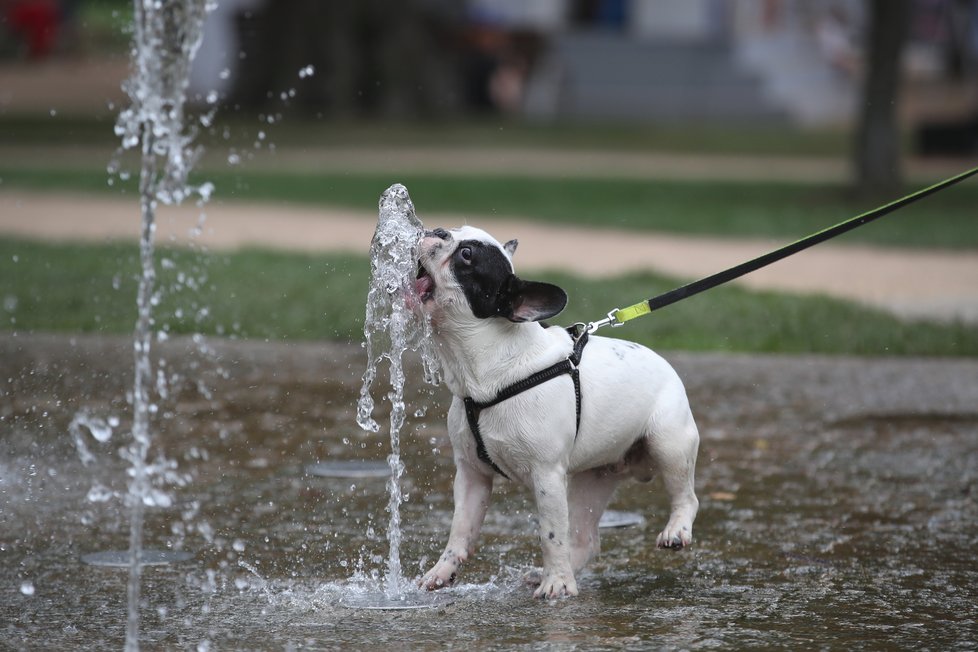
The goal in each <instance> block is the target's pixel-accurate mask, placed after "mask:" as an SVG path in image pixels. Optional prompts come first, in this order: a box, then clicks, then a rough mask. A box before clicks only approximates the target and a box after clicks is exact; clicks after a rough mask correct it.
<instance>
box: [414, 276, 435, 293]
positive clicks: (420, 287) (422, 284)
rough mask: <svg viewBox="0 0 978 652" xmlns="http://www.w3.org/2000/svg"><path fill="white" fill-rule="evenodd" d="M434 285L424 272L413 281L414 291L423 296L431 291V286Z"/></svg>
mask: <svg viewBox="0 0 978 652" xmlns="http://www.w3.org/2000/svg"><path fill="white" fill-rule="evenodd" d="M434 285H435V283H434V281H432V280H431V277H430V276H428V275H427V274H425V275H424V276H422V277H421V278H419V279H417V280H416V281H415V282H414V291H415V292H417V293H418V296H419V297H423V296H424V295H425V294H427V293H428V292H431V288H432V287H434Z"/></svg>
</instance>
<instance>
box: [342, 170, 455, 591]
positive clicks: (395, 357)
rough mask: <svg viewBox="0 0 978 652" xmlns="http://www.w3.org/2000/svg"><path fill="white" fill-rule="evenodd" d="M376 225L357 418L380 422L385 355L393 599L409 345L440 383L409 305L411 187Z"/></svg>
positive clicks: (398, 191) (399, 583)
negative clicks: (379, 383)
mask: <svg viewBox="0 0 978 652" xmlns="http://www.w3.org/2000/svg"><path fill="white" fill-rule="evenodd" d="M379 209H380V210H379V217H378V221H377V229H376V231H375V232H374V237H373V240H372V242H371V245H370V272H371V276H370V289H369V290H368V293H367V307H366V316H365V319H364V326H363V334H364V348H365V349H366V352H367V369H366V371H365V372H364V375H363V387H362V389H361V391H360V400H359V402H358V405H357V423H358V424H359V426H360V427H361V428H363V429H364V430H367V431H370V432H378V431H379V430H380V425H379V424H378V423H377V422H376V421H375V420H374V419H373V416H372V414H373V410H374V400H373V397H372V396H371V393H370V391H371V388H372V387H373V384H374V382H375V381H376V379H377V369H378V367H379V365H380V363H381V361H383V360H387V361H388V363H389V380H390V392H389V393H388V394H387V399H388V401H389V402H390V406H391V409H390V442H391V453H390V455H389V456H388V458H387V460H388V463H389V465H390V472H391V477H390V480H389V481H388V485H387V489H388V493H389V499H388V503H387V511H388V513H389V515H390V517H389V521H388V527H387V539H388V544H389V551H388V555H387V569H386V573H385V575H384V592H385V594H386V597H387V598H388V599H389V600H398V599H403V598H404V597H405V592H406V590H407V589H408V585H407V583H406V581H405V579H404V577H403V573H402V570H401V552H400V550H401V512H400V510H401V501H402V492H401V476H402V475H403V473H404V464H403V462H401V443H400V433H401V428H402V427H403V426H404V421H405V416H406V405H405V402H404V382H405V376H404V365H403V360H402V358H403V355H404V353H405V352H406V351H408V350H414V351H420V353H421V359H422V362H423V367H424V377H425V381H426V382H429V383H432V384H435V383H437V376H438V364H437V359H436V358H435V355H434V350H433V349H432V344H431V339H430V337H428V332H427V330H428V328H429V324H428V323H427V322H426V321H424V320H422V319H418V318H417V317H416V315H415V314H414V312H413V311H412V310H411V308H410V306H409V303H408V302H409V301H410V297H411V295H412V294H413V292H414V289H413V287H412V279H413V278H414V276H415V273H416V271H417V266H418V252H417V248H418V243H419V242H420V240H421V234H422V230H423V229H422V225H421V221H420V220H419V219H418V217H417V215H416V213H415V210H414V204H413V203H412V202H411V198H410V196H409V195H408V192H407V189H406V188H405V187H404V186H402V185H400V184H395V185H393V186H391V187H390V188H388V189H387V190H386V191H384V193H383V195H381V198H380V206H379Z"/></svg>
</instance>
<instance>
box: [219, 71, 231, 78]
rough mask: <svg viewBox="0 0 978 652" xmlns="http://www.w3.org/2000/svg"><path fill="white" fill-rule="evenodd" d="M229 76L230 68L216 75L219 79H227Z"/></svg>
mask: <svg viewBox="0 0 978 652" xmlns="http://www.w3.org/2000/svg"><path fill="white" fill-rule="evenodd" d="M230 76H231V69H230V68H225V69H224V70H222V71H221V72H220V74H218V77H220V78H221V79H227V78H228V77H230Z"/></svg>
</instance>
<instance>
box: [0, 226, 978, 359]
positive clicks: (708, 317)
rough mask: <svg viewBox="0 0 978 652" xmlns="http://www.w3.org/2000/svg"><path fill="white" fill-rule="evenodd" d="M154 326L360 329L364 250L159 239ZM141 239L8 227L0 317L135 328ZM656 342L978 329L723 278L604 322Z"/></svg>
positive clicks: (586, 298) (874, 347)
mask: <svg viewBox="0 0 978 652" xmlns="http://www.w3.org/2000/svg"><path fill="white" fill-rule="evenodd" d="M157 260H158V261H159V265H158V268H159V274H160V279H159V287H160V288H161V289H162V290H163V296H162V300H161V302H160V305H159V306H158V307H157V308H156V310H155V313H154V314H155V316H156V324H155V329H156V330H157V331H165V332H167V333H170V334H181V333H194V332H202V333H205V334H217V335H225V336H236V337H245V338H268V339H276V340H319V339H329V340H348V341H358V340H360V338H361V333H362V320H363V310H364V300H365V297H366V288H367V274H368V270H369V265H368V262H367V260H366V259H365V258H363V257H357V256H341V255H333V254H331V255H322V256H310V255H299V254H286V253H275V252H269V251H259V250H245V251H240V252H235V253H230V254H207V255H205V254H198V253H194V252H191V251H188V250H161V251H160V252H159V255H158V257H157ZM136 273H137V260H136V247H135V246H133V245H123V244H107V245H98V246H88V245H78V244H51V243H44V244H42V243H37V242H29V241H19V240H9V239H0V328H2V329H4V330H8V331H19V332H31V331H60V332H97V333H129V332H131V331H132V329H133V325H134V323H135V318H136V315H135V306H134V303H135V295H136ZM542 279H543V280H550V281H552V282H556V283H558V284H560V285H561V286H562V287H564V288H566V289H567V290H568V292H569V294H570V296H571V303H570V306H569V308H568V310H567V311H566V312H565V313H564V314H563V315H561V316H560V317H559V319H558V320H555V321H556V322H558V323H562V324H569V323H572V322H574V321H589V320H592V319H596V318H598V317H600V316H603V314H604V313H605V312H607V311H608V310H610V309H611V308H613V307H616V306H623V305H630V304H632V303H634V302H636V301H638V300H640V299H641V298H643V297H646V296H650V295H651V294H653V293H656V292H659V291H662V290H666V289H669V288H671V287H674V286H675V285H677V284H678V283H679V282H678V281H676V280H673V279H667V278H663V277H661V276H656V275H651V274H640V275H632V276H627V277H622V278H619V279H614V280H605V281H594V280H584V279H580V278H576V277H573V276H569V275H564V274H549V275H544V276H543V277H542ZM605 332H607V333H608V334H610V335H615V336H620V337H624V338H627V339H630V340H634V341H638V342H641V343H643V344H646V345H649V346H653V347H655V348H658V349H686V350H697V351H753V352H792V353H797V352H816V353H838V354H857V355H902V354H913V355H953V356H975V355H978V329H975V328H973V327H972V326H965V325H963V324H956V325H941V324H934V323H920V322H905V321H901V320H898V319H895V318H893V317H891V316H889V315H887V314H885V313H882V312H879V311H875V310H870V309H866V308H862V307H859V306H856V305H854V304H851V303H847V302H844V301H837V300H831V299H825V298H810V297H808V298H805V297H797V296H791V295H785V294H779V293H771V292H751V291H746V290H741V289H738V288H733V287H725V288H718V289H716V290H713V291H711V292H708V293H705V294H702V295H699V296H697V297H695V298H692V299H690V300H688V301H684V302H682V303H680V304H676V305H675V306H672V307H670V308H667V309H665V310H663V311H661V312H659V313H655V314H654V315H652V316H648V317H644V318H642V319H641V320H637V321H635V322H632V323H630V324H629V325H628V326H627V327H625V328H622V329H618V330H614V331H612V330H611V329H607V330H606V331H602V333H605Z"/></svg>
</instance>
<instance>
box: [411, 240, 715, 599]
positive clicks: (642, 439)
mask: <svg viewBox="0 0 978 652" xmlns="http://www.w3.org/2000/svg"><path fill="white" fill-rule="evenodd" d="M516 244H517V243H516V241H515V240H512V241H510V242H507V243H506V244H505V245H502V244H500V243H499V242H498V241H497V240H495V239H494V238H493V237H492V236H490V235H489V234H488V233H486V232H485V231H482V230H480V229H476V228H473V227H468V226H465V227H461V228H458V229H453V230H452V231H446V230H444V229H435V230H434V231H427V232H426V233H425V234H424V237H423V239H422V241H421V244H420V261H419V269H418V277H417V280H416V281H415V290H416V292H417V295H418V297H417V301H418V308H419V309H420V310H421V311H422V312H423V313H424V315H426V316H427V317H428V318H429V319H430V320H431V324H432V331H433V334H434V338H435V342H436V345H437V351H438V355H439V357H440V361H441V363H442V369H443V373H444V377H445V382H446V384H447V385H448V388H449V389H450V390H451V392H452V394H453V395H454V398H453V400H452V405H451V407H450V409H449V411H448V431H449V434H450V437H451V442H452V449H453V452H454V458H455V466H456V474H455V489H454V499H455V513H454V516H453V518H452V528H451V533H450V534H449V537H448V544H447V545H446V547H445V552H444V553H443V554H442V555H441V557H440V558H439V560H438V562H437V563H436V564H435V565H434V566H433V567H432V568H431V570H429V571H428V572H427V573H426V574H425V575H424V576H423V577H422V578H421V580H420V582H419V585H420V586H422V587H424V588H427V589H429V590H430V589H437V588H441V587H443V586H447V585H449V584H451V583H452V582H454V581H455V578H456V574H457V573H458V570H459V567H460V566H461V565H462V563H463V562H464V561H465V560H466V559H468V557H469V556H470V555H471V554H473V552H474V551H475V544H476V539H477V538H478V536H479V530H480V529H481V527H482V522H483V519H484V518H485V514H486V509H487V508H488V506H489V496H490V494H491V493H492V484H493V479H494V477H495V476H496V475H505V476H506V477H509V478H511V479H512V480H514V481H517V482H521V483H522V484H524V485H526V486H527V487H529V488H530V489H531V490H532V491H533V496H534V498H535V501H536V506H537V511H538V513H539V521H540V540H541V543H542V546H543V572H542V574H541V575H540V576H539V577H536V576H535V575H534V576H533V579H532V580H531V581H535V580H536V579H538V580H539V587H538V588H537V589H536V592H535V593H534V597H541V598H557V597H561V596H572V595H577V582H576V580H575V573H578V572H579V571H580V570H581V569H582V568H583V567H584V566H585V564H586V563H587V562H588V560H589V559H590V558H591V557H592V556H594V555H595V554H596V553H597V552H598V549H599V542H598V521H599V519H600V518H601V514H602V513H603V512H604V510H605V507H606V506H607V504H608V501H609V500H610V499H611V495H612V493H613V492H614V490H615V487H616V486H617V485H618V483H619V482H620V481H621V480H622V479H624V478H627V477H633V478H636V479H638V480H640V481H643V482H645V481H648V480H651V479H652V477H654V475H655V474H656V473H658V474H659V475H661V476H662V479H663V481H664V484H665V487H666V490H667V491H668V493H669V497H670V499H671V506H672V508H671V513H670V516H669V522H668V523H667V524H666V527H665V529H664V530H663V531H662V532H661V533H660V534H659V536H658V540H657V544H658V546H659V547H660V548H682V547H684V546H686V545H688V544H689V543H690V541H691V539H692V528H693V519H694V518H695V517H696V511H697V508H698V505H699V501H698V500H697V499H696V494H695V492H694V489H693V473H694V468H695V465H696V453H697V449H698V447H699V434H698V432H697V429H696V424H695V422H694V421H693V416H692V413H691V412H690V408H689V402H688V400H687V398H686V391H685V389H684V387H683V384H682V381H681V380H680V379H679V376H678V375H677V374H676V372H675V371H674V370H673V369H672V367H670V366H669V364H668V363H667V362H666V361H665V360H663V359H662V358H660V357H659V356H658V355H656V354H655V353H653V352H652V351H650V350H649V349H646V348H645V347H642V346H639V345H637V344H634V343H632V342H626V341H622V340H617V339H610V338H604V337H590V338H589V340H590V341H589V343H588V344H587V346H586V347H585V348H584V349H583V351H581V350H580V347H577V346H575V339H574V338H573V337H572V335H571V334H570V333H569V332H568V331H567V330H565V329H563V328H559V327H556V326H555V327H544V326H543V325H541V324H538V323H536V322H537V321H539V320H541V319H547V318H549V317H553V316H554V315H556V314H558V313H559V312H560V311H561V310H563V308H564V306H565V305H566V303H567V295H566V293H565V292H564V291H563V290H562V289H560V288H559V287H557V286H555V285H550V284H548V283H537V282H533V281H524V280H521V279H519V278H517V277H516V276H515V274H514V272H513V263H512V255H513V253H514V252H515V250H516ZM568 360H570V362H566V361H568ZM561 365H563V366H561ZM551 369H556V371H555V372H554V373H547V371H544V370H551ZM578 369H579V371H575V370H578ZM542 371H543V373H544V378H543V379H542V380H541V379H540V378H537V382H536V383H535V384H534V383H527V382H526V381H527V379H528V378H531V377H534V375H535V374H536V375H538V376H539V374H540V373H541V372H542ZM565 371H566V372H568V373H564V372H565ZM527 385H530V386H529V388H526V386H527ZM523 390H525V391H523Z"/></svg>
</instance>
